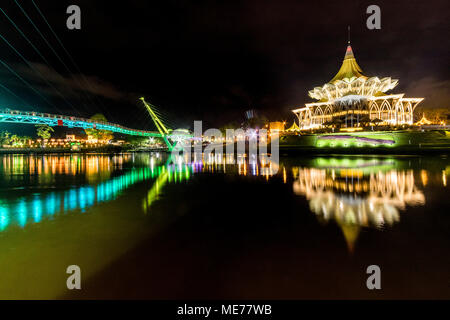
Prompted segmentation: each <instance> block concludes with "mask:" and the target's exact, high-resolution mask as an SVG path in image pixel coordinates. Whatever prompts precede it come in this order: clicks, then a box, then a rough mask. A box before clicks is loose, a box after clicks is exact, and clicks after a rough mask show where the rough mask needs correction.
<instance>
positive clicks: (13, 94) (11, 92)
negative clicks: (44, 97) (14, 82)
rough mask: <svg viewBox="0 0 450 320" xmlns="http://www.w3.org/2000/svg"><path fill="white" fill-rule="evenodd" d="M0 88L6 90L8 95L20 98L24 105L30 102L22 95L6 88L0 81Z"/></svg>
mask: <svg viewBox="0 0 450 320" xmlns="http://www.w3.org/2000/svg"><path fill="white" fill-rule="evenodd" d="M0 88H2V89H3V90H5V91H6V92H8V93H9V94H10V95H12V96H14V97H16V98H17V99H19V100H21V101H22V102H23V103H24V104H25V105H26V106H30V104H29V103H28V102H27V101H25V100H24V99H23V98H22V97H20V96H18V95H17V94H15V93H14V92H13V91H11V90H10V89H8V88H7V87H5V86H4V85H3V84H1V83H0Z"/></svg>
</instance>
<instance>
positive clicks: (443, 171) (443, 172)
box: [442, 170, 447, 187]
mask: <svg viewBox="0 0 450 320" xmlns="http://www.w3.org/2000/svg"><path fill="white" fill-rule="evenodd" d="M442 184H443V185H444V187H446V186H447V175H446V174H445V170H442Z"/></svg>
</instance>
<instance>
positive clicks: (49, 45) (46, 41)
mask: <svg viewBox="0 0 450 320" xmlns="http://www.w3.org/2000/svg"><path fill="white" fill-rule="evenodd" d="M14 2H15V3H16V5H17V6H18V7H19V9H20V11H22V13H23V14H24V16H25V17H26V18H27V19H28V21H29V22H30V23H31V25H32V26H33V28H34V29H35V30H36V31H37V32H38V34H39V35H40V36H41V38H42V39H43V40H44V42H45V43H46V44H47V46H48V47H49V48H50V50H52V52H53V53H54V54H55V56H56V57H57V58H58V60H59V61H60V62H61V64H62V65H63V66H64V68H65V69H66V70H67V71H68V72H69V74H71V75H72V78H73V79H74V80H75V81H76V83H77V84H78V86H79V88H80V89H82V92H83V93H84V91H85V90H86V88H83V87H82V85H81V83H80V82H79V80H78V79H77V78H76V77H75V76H74V74H73V73H72V72H71V71H70V69H69V68H68V67H67V65H66V64H65V63H64V61H63V60H62V59H61V57H60V56H59V55H58V53H57V52H56V51H55V49H54V48H53V46H52V45H51V44H50V43H49V42H48V40H47V39H46V38H45V36H44V35H43V34H42V32H41V31H40V30H39V28H38V27H37V26H36V24H35V23H34V22H33V21H32V20H31V18H30V17H29V15H28V14H27V13H26V11H25V10H24V9H23V8H22V6H21V5H20V4H19V3H18V2H17V1H16V0H14ZM45 61H46V60H45ZM46 63H47V64H48V65H49V66H50V64H49V63H48V61H46ZM85 96H86V97H87V98H88V100H90V102H91V103H92V104H94V105H96V103H94V101H92V99H91V98H90V97H89V96H88V95H86V94H85Z"/></svg>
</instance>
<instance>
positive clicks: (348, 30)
mask: <svg viewBox="0 0 450 320" xmlns="http://www.w3.org/2000/svg"><path fill="white" fill-rule="evenodd" d="M347 43H348V45H350V26H348V41H347Z"/></svg>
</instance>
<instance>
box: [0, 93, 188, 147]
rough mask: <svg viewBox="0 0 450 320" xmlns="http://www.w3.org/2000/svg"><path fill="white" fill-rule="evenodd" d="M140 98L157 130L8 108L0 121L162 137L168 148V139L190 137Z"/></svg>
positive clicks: (171, 145) (0, 115)
mask: <svg viewBox="0 0 450 320" xmlns="http://www.w3.org/2000/svg"><path fill="white" fill-rule="evenodd" d="M141 100H142V102H143V103H144V105H145V107H146V108H147V111H148V112H149V114H150V116H151V117H152V120H153V122H154V123H155V125H156V127H157V128H158V131H146V130H138V129H131V128H127V127H124V126H121V125H119V124H115V123H110V122H103V121H97V120H91V119H87V118H78V117H72V116H63V115H57V114H50V113H39V112H34V111H33V112H27V111H18V110H9V109H3V110H0V122H10V123H23V124H46V125H49V126H51V127H56V126H61V127H68V128H82V129H98V130H108V131H111V132H117V133H122V134H127V135H133V136H143V137H159V138H163V139H164V141H165V142H166V144H167V146H168V147H169V149H172V148H173V144H172V143H170V141H169V139H170V140H172V141H176V140H179V139H186V138H191V135H190V134H189V133H188V132H187V131H184V130H183V131H181V130H176V132H173V131H171V130H169V129H167V128H166V127H165V126H164V124H163V123H162V122H161V120H160V119H159V118H158V117H157V116H156V114H155V113H154V111H153V110H152V108H151V105H150V104H148V103H147V102H145V100H144V99H143V98H141Z"/></svg>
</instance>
